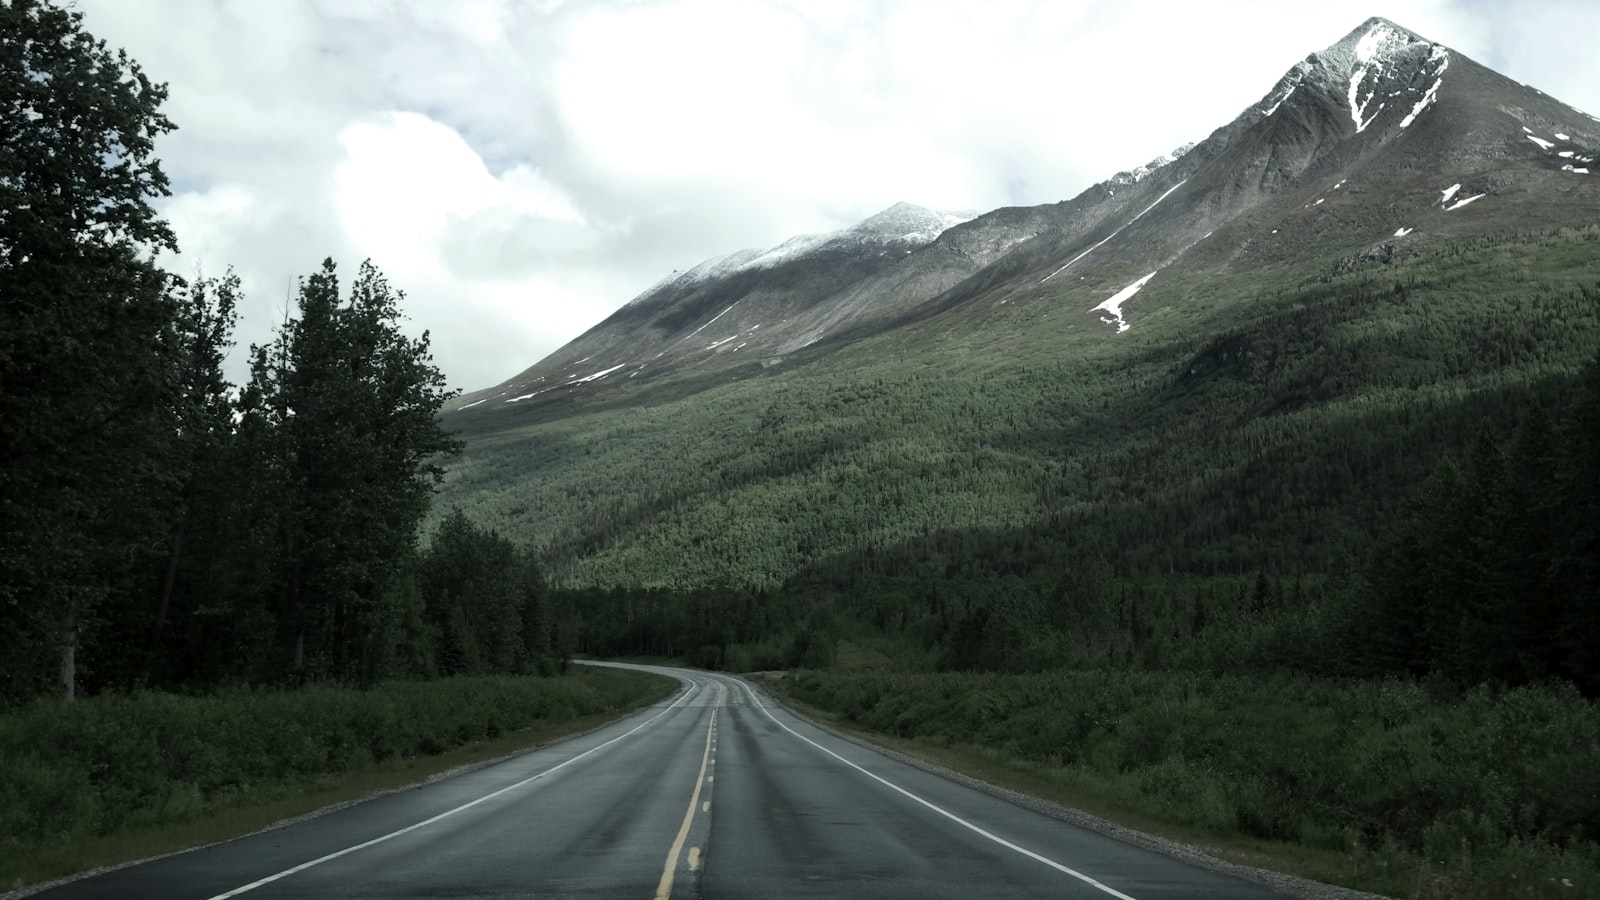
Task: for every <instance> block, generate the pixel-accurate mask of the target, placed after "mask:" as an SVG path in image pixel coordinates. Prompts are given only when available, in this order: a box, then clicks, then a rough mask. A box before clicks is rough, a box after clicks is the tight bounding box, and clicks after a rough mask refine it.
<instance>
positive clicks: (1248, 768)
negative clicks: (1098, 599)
mask: <svg viewBox="0 0 1600 900" xmlns="http://www.w3.org/2000/svg"><path fill="white" fill-rule="evenodd" d="M776 684H777V685H778V686H779V687H780V688H781V689H783V690H785V691H787V692H788V693H790V694H791V695H792V696H794V697H795V698H797V699H800V700H803V701H805V702H807V703H811V704H814V705H817V706H820V707H823V708H826V709H830V710H833V711H836V712H838V713H840V714H841V715H843V716H844V717H845V718H846V719H847V720H849V721H851V722H853V723H856V724H859V725H861V726H863V727H866V728H870V729H873V730H877V731H881V732H884V733H888V734H895V735H899V736H902V737H914V738H920V739H924V740H928V741H931V742H934V743H938V744H945V745H963V746H972V747H984V748H991V749H993V750H995V751H996V752H999V753H1002V754H1004V755H1005V756H1007V757H1008V758H1012V759H1015V760H1019V761H1023V762H1026V763H1029V764H1032V765H1036V766H1038V767H1039V768H1040V770H1041V771H1043V772H1046V773H1049V774H1050V775H1051V776H1052V777H1054V778H1056V779H1058V780H1060V781H1061V782H1063V783H1068V784H1077V785H1087V786H1091V789H1092V790H1093V791H1095V792H1097V794H1098V795H1099V796H1100V797H1102V798H1104V799H1107V800H1109V801H1111V802H1113V803H1115V804H1117V805H1118V806H1120V807H1121V808H1123V809H1126V810H1138V811H1141V812H1144V813H1146V814H1149V815H1155V816H1157V817H1159V818H1161V819H1163V820H1165V821H1167V822H1170V823H1174V824H1179V825H1186V826H1194V827H1199V828H1203V829H1207V830H1210V831H1213V832H1216V833H1221V834H1243V835H1248V836H1253V837H1258V838H1264V839H1270V840H1276V841H1284V842H1289V843H1298V844H1303V845H1306V846H1312V847H1321V848H1325V849H1331V850H1336V851H1342V852H1346V853H1348V854H1349V855H1350V858H1351V860H1352V862H1353V864H1354V865H1355V866H1357V867H1358V868H1364V869H1368V870H1376V869H1379V868H1382V867H1383V866H1385V865H1386V866H1388V867H1389V868H1390V869H1391V870H1393V869H1395V868H1399V867H1404V868H1405V869H1406V870H1408V871H1410V872H1412V873H1418V872H1424V871H1428V872H1435V873H1443V875H1442V876H1441V877H1449V878H1453V879H1457V880H1458V881H1459V887H1460V888H1461V889H1460V892H1459V893H1457V894H1456V896H1462V897H1468V896H1473V897H1476V896H1485V897H1487V896H1514V897H1537V896H1543V895H1542V894H1540V893H1538V891H1539V890H1540V885H1541V884H1544V883H1548V882H1549V881H1551V880H1553V879H1559V878H1562V877H1565V878H1567V879H1569V880H1570V881H1572V882H1573V884H1574V887H1575V891H1576V893H1575V894H1574V895H1576V896H1587V892H1592V891H1594V890H1600V881H1596V879H1600V865H1597V863H1600V846H1597V845H1596V842H1595V839H1596V835H1600V831H1597V829H1600V800H1597V798H1600V781H1597V779H1600V706H1597V705H1596V704H1595V702H1594V701H1591V700H1586V699H1584V698H1583V697H1581V696H1579V695H1578V693H1577V692H1576V691H1574V690H1573V689H1571V688H1570V687H1565V686H1539V687H1526V688H1518V689H1515V690H1510V691H1495V690H1489V689H1477V690H1473V691H1469V692H1467V693H1466V694H1464V695H1462V696H1460V697H1459V698H1457V699H1454V700H1440V699H1436V698H1435V697H1433V696H1431V695H1430V694H1429V692H1428V691H1427V690H1426V689H1425V688H1424V687H1422V686H1421V685H1418V684H1415V683H1410V682H1400V681H1387V682H1360V681H1348V680H1330V679H1324V678H1308V677H1305V676H1287V675H1277V676H1270V677H1259V676H1256V677H1239V676H1205V675H1194V674H1169V673H1156V672H1113V671H1107V670H1099V671H1058V672H1052V673H1048V674H1040V675H961V674H906V673H898V674H863V673H828V672H807V673H804V674H801V675H798V676H794V677H791V678H790V679H785V680H783V681H780V682H777V683H776ZM1463 865H1465V869H1463ZM1391 873H1392V872H1391Z"/></svg>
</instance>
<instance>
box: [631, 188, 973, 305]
mask: <svg viewBox="0 0 1600 900" xmlns="http://www.w3.org/2000/svg"><path fill="white" fill-rule="evenodd" d="M977 215H978V214H977V213H975V212H937V211H935V210H931V209H925V208H923V207H921V206H916V205H913V204H910V203H896V204H895V205H893V206H891V207H889V208H888V209H885V210H883V211H882V212H880V213H878V214H876V215H874V216H871V217H869V218H867V219H865V220H863V221H861V222H858V223H856V224H855V225H852V226H850V227H849V228H845V229H841V230H839V231H832V232H825V233H820V234H802V235H797V236H795V237H792V238H789V239H788V240H786V241H784V242H783V243H781V244H779V245H777V246H776V247H770V248H767V249H765V250H762V249H759V248H747V249H744V250H738V251H735V252H733V253H729V254H727V255H726V256H718V257H714V258H712V259H708V260H706V261H705V262H703V263H700V264H699V265H697V266H695V267H694V268H692V269H689V270H688V271H686V272H673V273H672V274H671V275H668V276H667V277H666V278H663V279H662V280H661V281H658V282H656V284H655V285H654V286H652V287H651V288H650V289H649V290H646V291H645V292H644V293H642V294H640V295H638V296H637V297H634V298H633V299H632V300H630V301H628V303H627V306H633V305H635V304H639V303H643V302H645V301H646V300H647V299H648V298H649V297H651V296H652V295H654V294H656V293H657V292H659V291H661V290H664V289H666V288H670V287H680V288H690V287H693V286H694V285H697V284H700V283H702V282H706V281H714V280H716V279H719V278H726V277H727V276H729V275H734V274H737V273H739V272H745V271H750V270H754V269H773V268H777V267H778V266H781V265H783V264H784V263H787V262H790V261H793V260H795V259H799V258H800V257H803V256H806V255H807V254H810V253H814V252H816V251H818V250H822V249H826V248H829V247H839V248H841V249H848V248H850V247H855V246H861V245H864V244H892V245H896V246H899V247H905V248H906V249H907V250H908V252H909V251H910V250H914V249H916V248H917V247H923V246H926V245H928V244H931V243H933V242H934V241H935V240H937V239H938V237H939V235H941V234H943V233H945V232H946V231H948V230H950V229H951V228H954V227H955V226H957V225H960V224H961V223H963V222H967V221H970V220H971V219H974V218H976V217H977ZM707 324H710V323H709V322H708V323H707Z"/></svg>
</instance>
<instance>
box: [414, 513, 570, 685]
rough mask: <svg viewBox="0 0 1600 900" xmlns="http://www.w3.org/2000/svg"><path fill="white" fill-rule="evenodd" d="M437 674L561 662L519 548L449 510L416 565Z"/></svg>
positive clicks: (534, 578) (539, 667) (541, 592)
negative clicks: (433, 647)
mask: <svg viewBox="0 0 1600 900" xmlns="http://www.w3.org/2000/svg"><path fill="white" fill-rule="evenodd" d="M417 582H418V584H419V585H420V587H421V590H422V595H423V596H424V597H425V598H426V606H425V614H426V618H427V624H428V628H429V630H430V632H431V640H432V642H433V644H434V646H435V650H434V656H435V663H434V664H435V665H436V666H437V669H438V672H439V673H440V674H442V675H476V674H484V673H491V672H526V671H536V672H541V673H544V674H550V673H553V672H554V671H556V670H557V669H558V668H560V667H561V665H562V663H563V660H561V659H558V658H556V657H555V655H554V654H555V650H554V643H555V642H554V641H553V635H552V630H553V626H552V621H551V619H550V616H549V615H548V614H547V611H546V598H545V588H544V584H543V579H542V578H541V577H540V575H539V570H538V566H537V564H536V563H535V562H534V560H533V559H532V558H531V556H530V555H529V554H527V553H526V552H525V551H523V550H519V549H518V548H517V547H516V546H515V545H514V544H512V543H511V542H510V541H508V540H506V539H505V538H502V537H500V536H499V535H498V534H495V533H494V532H493V531H490V530H487V529H484V528H480V527H478V526H477V525H474V524H473V523H472V522H471V521H470V520H469V519H468V518H467V517H466V514H465V513H463V512H461V511H460V510H452V511H451V513H450V514H449V515H447V516H446V517H445V519H444V521H443V522H442V523H440V525H439V528H438V530H437V531H436V532H435V533H434V535H433V542H432V544H431V545H429V547H428V549H427V550H425V551H424V552H423V553H422V556H421V559H420V561H419V563H418V566H417Z"/></svg>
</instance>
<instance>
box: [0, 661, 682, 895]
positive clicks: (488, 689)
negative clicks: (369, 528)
mask: <svg viewBox="0 0 1600 900" xmlns="http://www.w3.org/2000/svg"><path fill="white" fill-rule="evenodd" d="M662 692H664V686H663V682H662V680H659V679H656V678H655V677H654V676H644V675H638V674H635V673H630V672H621V671H617V670H611V669H602V670H588V669H586V670H583V671H582V672H579V673H574V674H572V675H567V676H563V677H559V678H539V677H512V676H494V677H477V678H452V679H443V680H438V681H427V682H390V683H386V684H381V685H379V686H377V687H376V688H374V689H373V690H370V691H357V690H351V689H345V688H336V687H327V686H320V685H313V686H308V687H306V688H303V689H301V690H297V691H260V690H250V689H245V688H238V689H230V690H225V691H221V692H218V693H216V694H212V695H208V696H202V697H182V696H176V695H171V694H160V693H139V694H127V695H105V696H99V697H92V698H87V699H81V700H78V701H76V702H74V703H70V704H63V703H61V702H60V701H57V700H38V701H35V702H34V703H32V704H31V705H28V706H24V707H21V708H18V709H14V710H11V711H9V712H7V713H5V714H3V715H0V863H3V862H4V858H5V857H6V856H9V855H18V856H26V855H27V854H28V853H29V852H30V851H31V850H33V849H34V848H40V847H44V846H46V845H48V844H51V843H53V842H57V841H62V840H70V839H73V838H77V837H84V836H89V835H97V834H108V833H111V832H114V831H117V830H119V829H122V828H125V827H134V826H144V825H158V824H162V823H167V822H176V821H183V820H188V819H192V818H195V817H197V816H199V815H203V814H205V813H206V812H208V811H210V810H213V809H216V808H219V807H222V806H227V805H232V804H235V803H238V802H244V801H248V800H249V799H250V798H251V797H254V796H257V795H259V794H260V793H261V792H263V791H265V792H266V793H268V794H271V793H281V792H282V791H285V790H294V789H297V788H299V787H303V786H306V785H310V784H313V783H316V782H318V781H319V780H321V779H326V778H328V777H337V776H338V775H340V774H342V773H346V772H351V771H354V770H357V769H361V768H364V767H367V766H370V765H372V764H373V763H374V762H376V761H380V760H385V759H391V758H394V757H404V756H420V755H429V754H433V753H438V752H441V751H443V750H446V749H448V748H450V747H452V746H456V745H458V744H463V743H470V742H472V741H477V740H481V739H485V738H493V737H496V736H498V735H501V734H505V733H508V732H511V731H516V730H519V729H523V728H527V727H529V726H531V725H533V724H534V723H536V722H539V721H552V720H554V721H559V720H564V719H571V718H575V717H577V716H581V715H588V714H591V713H601V712H607V711H611V710H615V709H618V708H621V707H623V706H626V705H629V704H632V703H635V702H637V701H639V700H640V699H642V698H644V697H647V696H649V695H651V694H652V693H662Z"/></svg>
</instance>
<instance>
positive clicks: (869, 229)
mask: <svg viewBox="0 0 1600 900" xmlns="http://www.w3.org/2000/svg"><path fill="white" fill-rule="evenodd" d="M975 215H976V214H975V213H945V212H936V211H934V210H931V209H928V208H926V207H922V206H917V205H915V204H912V203H904V202H902V203H896V204H895V205H893V206H891V207H889V208H888V209H886V210H884V211H883V212H880V213H878V214H876V215H873V216H869V217H868V218H866V219H864V220H862V221H860V222H858V223H856V224H855V225H852V226H850V227H849V228H847V229H845V233H848V234H858V235H873V236H876V237H882V238H889V239H891V240H916V241H921V242H926V241H931V240H933V239H934V238H936V237H938V236H939V235H940V234H942V233H943V232H944V231H945V229H947V228H953V227H955V226H956V225H960V224H961V223H962V222H965V221H968V220H969V219H972V218H973V217H974V216H975Z"/></svg>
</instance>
